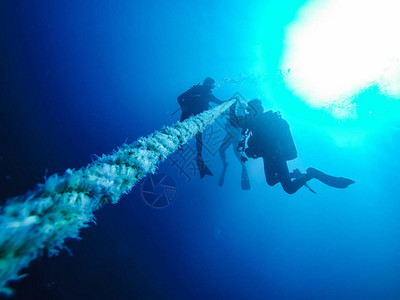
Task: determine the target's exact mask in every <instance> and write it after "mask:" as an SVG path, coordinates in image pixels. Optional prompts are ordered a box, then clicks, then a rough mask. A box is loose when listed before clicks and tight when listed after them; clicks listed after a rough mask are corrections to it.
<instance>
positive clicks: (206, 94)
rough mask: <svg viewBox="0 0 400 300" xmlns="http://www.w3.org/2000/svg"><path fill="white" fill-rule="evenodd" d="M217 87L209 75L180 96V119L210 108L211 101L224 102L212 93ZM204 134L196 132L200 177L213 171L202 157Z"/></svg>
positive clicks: (197, 161)
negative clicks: (201, 82)
mask: <svg viewBox="0 0 400 300" xmlns="http://www.w3.org/2000/svg"><path fill="white" fill-rule="evenodd" d="M214 88H215V81H214V79H212V78H210V77H207V78H206V79H204V82H203V84H202V85H201V84H198V85H195V86H193V87H191V88H190V89H189V90H187V91H186V92H184V93H183V94H182V95H180V96H179V97H178V103H179V106H180V107H181V110H182V115H181V118H180V121H181V122H182V121H183V120H186V119H188V118H190V117H192V116H195V115H198V114H200V113H202V112H204V111H206V110H208V109H209V108H210V104H209V103H210V102H214V103H216V104H222V103H223V102H224V101H221V100H219V99H218V98H217V97H215V96H214V95H213V94H212V90H213V89H214ZM202 148H203V135H202V133H201V132H199V133H198V134H196V153H197V154H196V163H197V166H198V168H199V171H200V178H203V177H204V176H205V175H210V176H212V175H213V173H212V172H211V171H210V169H209V168H208V167H207V166H206V164H205V163H204V161H203V157H202Z"/></svg>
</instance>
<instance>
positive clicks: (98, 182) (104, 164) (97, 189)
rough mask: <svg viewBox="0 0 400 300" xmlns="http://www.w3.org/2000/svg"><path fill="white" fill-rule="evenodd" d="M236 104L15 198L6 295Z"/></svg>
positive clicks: (3, 241)
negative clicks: (33, 265) (38, 262)
mask: <svg viewBox="0 0 400 300" xmlns="http://www.w3.org/2000/svg"><path fill="white" fill-rule="evenodd" d="M233 102H234V100H231V101H229V102H225V103H223V104H221V105H220V106H217V107H215V108H214V109H212V110H209V111H205V112H203V113H202V114H199V115H197V116H194V117H191V118H189V119H187V120H185V121H183V122H177V123H176V124H175V125H173V126H171V127H164V128H163V129H162V130H161V131H156V132H154V133H153V134H151V135H149V136H148V137H146V138H139V140H138V141H136V142H134V143H132V144H129V145H128V144H124V145H122V146H121V147H119V148H117V149H116V150H114V152H113V153H112V154H110V155H103V156H102V157H99V158H98V159H96V160H95V161H93V162H92V163H91V164H89V165H88V166H86V167H82V168H81V169H79V170H71V169H68V170H67V171H65V173H64V174H62V175H52V176H51V177H49V178H47V179H46V180H45V182H44V183H43V184H39V185H38V186H37V188H36V189H35V190H33V191H30V192H28V193H26V194H24V195H21V196H18V197H15V198H12V199H9V200H8V201H7V203H6V204H5V205H4V206H3V207H1V210H0V293H2V294H5V295H12V292H13V291H12V290H11V289H10V288H9V287H7V283H8V282H9V281H11V280H17V279H19V278H21V277H23V276H24V275H23V276H20V275H18V273H19V272H20V270H21V269H23V268H26V267H28V265H29V264H30V262H31V261H32V260H34V259H35V258H37V257H38V255H40V254H41V253H43V251H44V250H47V251H48V252H49V253H50V255H53V254H58V252H59V251H60V250H61V249H63V248H65V246H64V241H65V239H67V238H78V235H79V230H80V229H81V228H84V227H88V226H89V223H90V222H92V221H94V215H93V212H94V211H96V210H97V209H99V208H100V207H101V206H103V205H104V204H107V203H117V202H118V201H119V199H120V198H121V196H122V195H124V194H127V193H129V192H130V190H131V189H132V188H133V187H134V186H135V184H136V183H137V182H138V181H139V180H140V179H142V178H143V177H145V176H146V174H148V173H154V172H155V171H156V168H157V165H158V164H159V163H160V162H162V161H163V160H165V159H166V158H167V156H168V155H170V154H172V153H173V152H174V151H176V150H177V149H178V148H179V147H181V146H183V145H184V144H186V143H187V142H188V141H189V140H190V139H191V138H193V137H194V136H195V135H196V134H197V133H198V132H201V131H203V129H204V128H205V127H206V126H207V125H209V124H211V123H213V122H214V120H215V119H216V118H217V117H218V116H219V115H220V114H221V113H223V112H224V111H225V110H226V109H227V108H228V107H229V106H231V105H232V104H233Z"/></svg>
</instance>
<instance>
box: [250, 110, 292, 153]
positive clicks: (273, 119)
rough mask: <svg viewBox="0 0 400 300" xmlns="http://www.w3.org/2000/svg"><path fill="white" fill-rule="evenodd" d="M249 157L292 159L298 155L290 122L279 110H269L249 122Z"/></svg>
mask: <svg viewBox="0 0 400 300" xmlns="http://www.w3.org/2000/svg"><path fill="white" fill-rule="evenodd" d="M248 127H249V131H250V134H249V138H248V140H247V148H246V149H245V153H246V155H247V156H248V157H251V158H258V157H264V156H267V157H268V156H269V157H275V158H281V159H284V160H292V159H295V158H296V157H297V150H296V146H295V144H294V141H293V137H292V133H291V131H290V127H289V124H288V123H287V122H286V120H284V119H282V117H281V115H280V113H279V112H273V111H267V112H265V113H263V114H262V115H259V116H257V117H254V118H253V119H252V120H251V121H250V122H249V126H248Z"/></svg>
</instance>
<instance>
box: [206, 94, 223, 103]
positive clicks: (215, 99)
mask: <svg viewBox="0 0 400 300" xmlns="http://www.w3.org/2000/svg"><path fill="white" fill-rule="evenodd" d="M210 102H214V103H216V104H222V103H224V102H226V101H222V100H219V99H218V98H217V97H215V96H214V95H213V94H211V95H210Z"/></svg>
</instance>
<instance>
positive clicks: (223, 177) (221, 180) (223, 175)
mask: <svg viewBox="0 0 400 300" xmlns="http://www.w3.org/2000/svg"><path fill="white" fill-rule="evenodd" d="M227 167H228V163H224V168H223V169H222V173H221V177H219V186H223V185H224V180H225V173H226V168H227Z"/></svg>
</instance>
